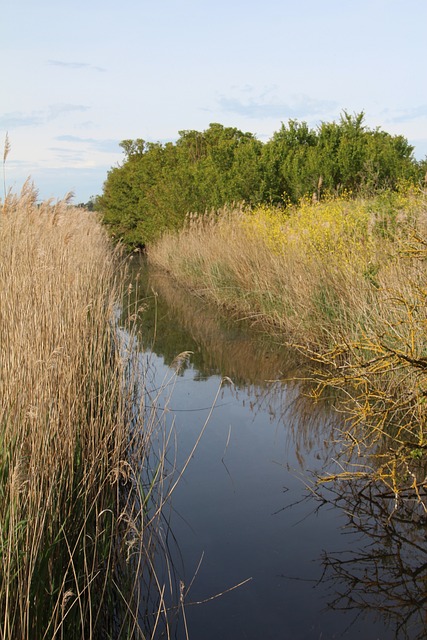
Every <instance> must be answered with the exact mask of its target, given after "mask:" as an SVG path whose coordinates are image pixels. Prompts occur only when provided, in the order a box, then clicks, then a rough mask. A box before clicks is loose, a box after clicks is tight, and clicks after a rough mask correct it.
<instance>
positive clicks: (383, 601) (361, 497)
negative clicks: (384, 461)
mask: <svg viewBox="0 0 427 640" xmlns="http://www.w3.org/2000/svg"><path fill="white" fill-rule="evenodd" d="M326 491H327V492H328V493H327V494H326ZM318 495H319V498H321V499H322V500H323V501H324V502H325V504H327V505H333V506H334V507H338V508H339V509H341V510H342V511H343V512H345V514H346V516H347V518H348V532H350V533H354V532H358V533H360V534H361V541H362V540H363V544H364V546H363V548H361V549H357V550H354V551H345V552H342V553H340V552H335V553H334V552H330V551H327V552H325V554H324V556H323V561H322V562H323V567H324V571H323V574H322V578H321V580H320V582H322V583H325V582H328V583H329V585H330V591H331V592H332V594H333V595H332V599H331V600H330V602H329V603H328V606H329V607H330V608H332V609H334V610H345V611H347V610H353V611H354V610H355V611H359V612H360V613H361V612H363V611H367V610H370V611H374V612H375V611H376V612H378V615H380V616H381V617H382V618H383V619H384V618H385V619H386V620H388V621H389V622H390V625H391V627H392V629H393V631H394V633H395V637H396V638H399V639H401V638H408V639H409V638H410V639H411V640H421V639H424V638H425V637H426V630H427V546H426V531H427V514H426V512H425V510H424V507H423V505H422V503H421V501H420V500H419V499H417V498H416V497H412V496H410V495H406V496H402V497H401V498H400V499H399V503H398V504H396V503H395V496H394V494H393V493H391V492H387V491H386V490H385V489H384V486H383V485H379V484H373V483H371V484H366V483H365V484H363V485H361V484H360V483H359V482H357V481H355V480H351V481H347V482H341V483H340V484H335V485H334V486H333V487H332V488H330V489H328V490H325V489H324V488H323V489H322V492H321V493H319V494H318ZM423 497H426V496H423ZM367 539H368V540H370V543H369V544H368V545H367V544H366V540H367Z"/></svg>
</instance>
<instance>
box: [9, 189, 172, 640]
mask: <svg viewBox="0 0 427 640" xmlns="http://www.w3.org/2000/svg"><path fill="white" fill-rule="evenodd" d="M36 200H37V193H36V192H35V190H34V189H33V188H32V187H31V185H30V184H26V185H25V186H24V188H23V190H22V193H21V195H20V196H19V197H18V196H15V195H13V194H9V195H8V196H7V197H6V198H5V200H4V202H3V204H2V208H1V209H0V497H1V500H0V553H1V565H0V613H1V616H0V617H1V625H0V638H1V639H2V640H16V639H17V638H20V639H28V640H29V639H33V638H37V639H40V640H42V639H43V638H46V639H47V638H49V639H51V638H58V639H59V638H71V639H73V638H75V639H79V640H81V639H82V638H101V637H102V638H136V637H137V638H145V637H151V634H152V633H153V634H154V633H155V629H156V628H158V627H159V625H160V624H161V623H162V620H163V619H164V618H165V616H166V613H165V611H166V608H165V606H164V601H163V596H164V587H163V586H162V583H161V582H160V579H159V578H158V577H157V576H156V575H155V574H154V566H155V563H154V558H155V554H156V553H158V552H159V546H158V544H157V541H158V523H159V519H160V518H161V508H162V501H163V499H164V497H165V496H164V492H166V490H167V488H166V486H165V485H164V483H165V476H166V473H165V470H164V468H163V464H164V461H163V458H162V452H161V451H157V450H156V447H155V446H153V441H154V439H155V438H156V437H159V440H165V439H167V438H166V435H165V433H163V432H162V433H160V434H159V433H158V430H159V429H162V428H163V427H162V420H161V413H159V412H158V410H157V408H156V403H155V401H153V402H152V403H151V404H152V405H153V406H152V408H150V407H148V408H146V407H145V406H144V405H143V404H142V400H141V401H140V402H139V400H138V397H139V396H136V395H135V391H134V388H137V385H136V380H137V379H136V376H138V380H139V382H138V384H139V385H140V384H141V382H140V377H141V371H140V368H139V369H137V362H136V358H134V357H132V351H131V350H128V349H127V348H126V345H125V344H122V343H121V342H120V340H119V335H120V334H119V333H118V332H117V328H116V322H115V318H116V314H117V305H118V303H119V302H120V300H121V286H122V285H121V281H122V280H123V277H122V275H120V273H121V272H120V268H119V267H120V264H119V261H118V256H115V255H114V254H113V253H112V251H111V247H110V243H109V240H108V238H107V236H106V234H105V231H104V229H103V228H102V227H101V225H100V224H99V222H98V220H97V218H96V216H95V214H91V213H89V212H87V211H85V210H83V209H81V208H75V207H71V206H69V205H68V203H67V202H66V201H64V202H59V203H57V204H52V203H49V202H46V203H43V204H41V205H37V204H36ZM140 393H141V390H140ZM156 432H157V435H156ZM146 583H151V592H150V591H149V590H148V589H145V584H146ZM156 585H157V587H158V589H156ZM153 590H154V591H155V593H153ZM142 600H143V603H142ZM142 604H143V606H142ZM143 607H144V608H143ZM147 614H149V618H146V617H145V616H146V615H147ZM162 624H163V623H162ZM165 624H166V625H167V621H166V623H165Z"/></svg>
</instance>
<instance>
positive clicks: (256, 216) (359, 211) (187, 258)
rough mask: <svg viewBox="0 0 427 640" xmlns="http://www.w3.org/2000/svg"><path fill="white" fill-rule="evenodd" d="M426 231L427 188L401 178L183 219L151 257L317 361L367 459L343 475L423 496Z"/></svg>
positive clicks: (351, 439)
mask: <svg viewBox="0 0 427 640" xmlns="http://www.w3.org/2000/svg"><path fill="white" fill-rule="evenodd" d="M426 237H427V205H426V201H425V195H424V193H423V192H420V191H417V190H416V189H414V188H413V187H412V188H408V187H406V188H402V189H401V190H400V191H397V192H385V193H382V194H380V195H378V196H376V197H375V198H371V199H353V198H345V197H344V198H339V199H330V200H327V199H326V200H325V201H322V202H320V203H315V204H313V203H311V202H307V201H303V202H301V203H300V205H299V207H288V208H285V209H275V208H270V207H260V208H256V209H254V210H250V209H246V208H245V207H234V208H231V209H227V210H222V211H220V212H218V213H214V214H211V215H209V216H202V217H200V216H190V218H189V221H188V224H187V226H186V228H185V229H184V230H183V231H181V232H180V233H179V234H178V235H176V234H175V235H174V234H167V235H165V236H164V237H163V238H162V240H161V241H160V242H159V243H158V244H157V245H156V246H154V247H152V248H150V250H149V254H148V255H149V259H150V260H151V262H152V263H154V264H156V265H158V266H160V267H162V268H163V269H166V270H167V271H169V272H170V273H171V274H172V275H173V276H174V277H176V278H178V279H179V281H180V282H181V283H182V284H184V285H186V286H187V287H189V288H190V289H192V290H193V291H194V292H195V293H197V294H198V295H201V296H206V297H208V298H209V299H212V300H214V301H216V302H217V304H219V305H221V306H223V307H225V308H227V309H228V310H231V311H232V312H234V313H235V314H236V315H239V316H245V317H248V318H250V319H251V320H252V321H253V322H254V323H259V324H261V326H262V327H264V328H267V329H268V330H269V331H272V332H275V333H277V334H279V335H281V336H282V340H283V341H286V342H287V343H289V344H292V345H294V346H296V347H297V348H299V349H300V350H302V351H303V352H304V353H305V354H308V355H309V356H310V357H311V358H312V360H313V361H314V362H317V363H319V367H318V368H317V370H316V372H315V374H314V378H315V379H316V380H317V382H318V387H317V390H316V392H315V395H319V396H320V395H321V394H322V393H323V392H324V391H325V389H329V390H330V389H331V388H332V389H334V390H336V391H337V392H338V393H339V396H340V403H339V407H340V410H342V411H343V412H344V415H345V416H346V420H345V421H344V427H343V442H344V445H345V447H349V448H350V450H351V453H352V457H353V459H354V454H356V455H359V454H360V456H363V459H366V456H367V455H368V457H369V459H370V463H371V464H370V466H369V468H367V467H366V466H364V467H363V468H362V467H357V466H356V467H351V468H348V467H346V468H345V473H346V474H349V475H356V476H360V475H362V476H364V477H366V478H367V479H368V478H372V477H374V478H376V479H377V480H378V479H379V480H380V481H381V482H383V483H384V484H385V486H386V487H387V488H388V489H389V490H390V491H391V494H392V495H393V496H394V497H395V498H396V497H397V496H398V495H403V493H404V492H405V491H406V490H408V489H411V490H413V491H415V492H416V493H417V494H418V496H419V498H420V500H423V502H425V495H424V489H425V468H424V466H425V465H424V463H425V452H426V451H427V442H426V437H427V429H426V412H425V406H426V405H425V402H426V395H427V378H426V373H427V331H426V323H427V311H426V309H427V307H426V302H427V289H426V285H425V282H426V268H425V265H426V259H427V243H426V240H425V238H426ZM361 459H362V458H361Z"/></svg>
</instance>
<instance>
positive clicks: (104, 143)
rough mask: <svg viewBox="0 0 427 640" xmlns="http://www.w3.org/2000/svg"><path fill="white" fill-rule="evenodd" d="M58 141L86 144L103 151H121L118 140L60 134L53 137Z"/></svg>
mask: <svg viewBox="0 0 427 640" xmlns="http://www.w3.org/2000/svg"><path fill="white" fill-rule="evenodd" d="M55 139H56V140H58V142H71V143H77V144H88V145H90V146H91V147H92V149H94V150H96V151H101V152H104V153H115V152H116V153H118V152H120V153H121V151H122V150H121V149H120V147H119V141H118V140H111V139H105V140H97V139H96V138H80V137H79V136H72V135H62V136H57V137H56V138H55Z"/></svg>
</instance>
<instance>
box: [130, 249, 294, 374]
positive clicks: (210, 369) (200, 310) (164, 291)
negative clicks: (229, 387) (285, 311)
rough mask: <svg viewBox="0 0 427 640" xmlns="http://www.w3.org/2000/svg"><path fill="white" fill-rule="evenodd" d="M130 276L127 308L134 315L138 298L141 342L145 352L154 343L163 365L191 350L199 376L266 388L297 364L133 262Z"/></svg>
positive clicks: (268, 341)
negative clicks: (130, 288) (131, 280)
mask: <svg viewBox="0 0 427 640" xmlns="http://www.w3.org/2000/svg"><path fill="white" fill-rule="evenodd" d="M132 275H133V276H134V281H133V285H134V286H133V288H132V291H131V296H130V298H129V300H128V301H127V304H126V306H127V308H129V309H131V311H130V313H135V298H137V297H139V300H140V301H141V304H140V310H139V312H137V313H136V314H135V315H136V316H137V322H138V325H139V326H140V332H139V334H140V339H141V340H142V341H143V343H144V344H143V346H145V348H150V347H151V345H152V344H153V343H155V351H156V353H157V354H158V355H160V356H163V357H164V359H165V362H166V364H169V363H170V362H171V361H172V360H173V359H174V358H175V357H176V355H177V354H178V353H180V352H181V351H183V350H185V351H192V352H193V355H192V357H191V362H192V363H193V364H194V367H195V368H196V369H197V372H198V376H199V378H201V379H203V378H204V377H207V376H210V375H215V374H217V375H222V376H228V377H230V378H231V379H232V380H233V382H234V384H236V385H237V386H240V383H242V384H243V385H244V386H246V385H247V384H248V383H255V384H257V385H260V386H266V385H267V384H268V381H271V380H277V379H278V378H280V377H283V376H284V375H286V374H287V373H288V372H289V370H290V368H292V367H293V368H295V366H298V365H300V364H301V362H297V361H296V354H295V353H293V352H291V351H290V350H286V349H284V348H283V347H280V345H278V344H277V343H274V342H273V341H272V340H271V339H268V338H267V336H266V335H265V334H261V333H258V334H257V333H255V332H254V331H252V332H249V331H248V327H246V326H245V325H244V323H237V322H236V321H235V320H234V321H233V320H230V321H229V322H227V320H225V319H224V318H223V317H221V316H220V314H219V313H218V310H217V309H216V308H213V307H212V306H210V305H208V304H206V302H205V301H203V300H200V299H198V298H197V297H195V296H192V295H191V294H188V293H187V292H186V291H184V290H183V289H182V288H180V287H179V286H178V285H177V284H176V283H175V282H174V281H173V280H172V279H171V278H169V277H168V276H167V275H166V274H164V273H158V272H155V271H153V270H150V271H147V268H146V266H145V265H144V263H143V262H138V263H137V264H135V266H134V268H133V274H132ZM137 276H139V284H138V286H135V283H136V277H137ZM299 360H300V361H301V358H299Z"/></svg>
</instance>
